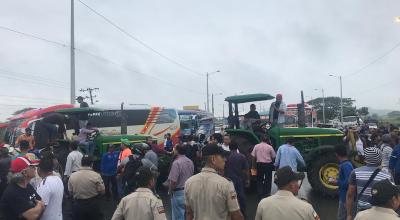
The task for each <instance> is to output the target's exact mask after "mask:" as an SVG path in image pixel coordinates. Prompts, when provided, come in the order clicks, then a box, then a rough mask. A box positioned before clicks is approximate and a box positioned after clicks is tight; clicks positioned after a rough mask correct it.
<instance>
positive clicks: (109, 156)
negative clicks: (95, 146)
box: [100, 144, 119, 200]
mask: <svg viewBox="0 0 400 220" xmlns="http://www.w3.org/2000/svg"><path fill="white" fill-rule="evenodd" d="M118 156H119V152H118V151H115V146H114V145H113V144H110V145H109V146H108V152H107V153H104V154H103V157H102V158H101V164H100V171H101V177H102V178H103V181H104V185H105V188H106V197H107V198H108V199H109V198H111V193H110V185H111V192H112V196H113V198H114V200H118V197H119V196H118V188H117V166H118Z"/></svg>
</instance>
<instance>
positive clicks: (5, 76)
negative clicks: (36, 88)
mask: <svg viewBox="0 0 400 220" xmlns="http://www.w3.org/2000/svg"><path fill="white" fill-rule="evenodd" d="M0 77H2V78H7V79H12V80H17V81H24V82H29V83H33V84H38V85H43V86H48V87H55V88H62V89H68V88H67V87H65V86H60V85H52V84H48V83H45V82H40V81H35V80H32V79H24V78H18V77H14V76H9V75H6V74H2V73H0Z"/></svg>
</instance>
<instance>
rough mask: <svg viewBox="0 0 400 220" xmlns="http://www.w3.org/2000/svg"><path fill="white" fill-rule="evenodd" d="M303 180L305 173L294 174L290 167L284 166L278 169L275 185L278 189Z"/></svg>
mask: <svg viewBox="0 0 400 220" xmlns="http://www.w3.org/2000/svg"><path fill="white" fill-rule="evenodd" d="M302 179H304V173H303V172H300V173H297V172H294V171H293V170H292V168H291V167H290V166H284V167H282V168H280V169H278V170H277V171H276V172H275V175H274V183H275V184H276V185H277V186H278V187H283V186H286V185H287V184H289V183H290V182H292V181H297V180H302Z"/></svg>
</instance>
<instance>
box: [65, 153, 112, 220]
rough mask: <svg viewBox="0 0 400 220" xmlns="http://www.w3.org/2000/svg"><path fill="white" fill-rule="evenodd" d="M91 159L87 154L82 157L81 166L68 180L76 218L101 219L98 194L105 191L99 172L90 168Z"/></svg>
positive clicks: (84, 219) (81, 219)
mask: <svg viewBox="0 0 400 220" xmlns="http://www.w3.org/2000/svg"><path fill="white" fill-rule="evenodd" d="M92 165H93V159H92V157H91V156H89V155H85V156H83V158H82V167H81V168H79V170H78V171H77V172H75V173H73V174H71V177H70V178H69V180H68V191H69V192H70V194H71V195H72V196H73V198H74V204H73V210H74V214H75V218H74V219H77V220H98V219H103V212H102V211H101V207H100V205H101V204H100V200H99V198H98V197H99V195H103V194H104V193H105V190H104V183H103V180H102V179H101V176H100V174H98V173H96V172H95V171H93V169H92Z"/></svg>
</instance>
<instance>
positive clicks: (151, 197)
mask: <svg viewBox="0 0 400 220" xmlns="http://www.w3.org/2000/svg"><path fill="white" fill-rule="evenodd" d="M134 178H135V179H136V182H137V186H138V187H139V188H138V189H136V191H135V192H133V193H131V194H129V195H128V196H125V197H124V198H123V199H122V200H121V202H120V203H119V204H118V207H117V209H116V210H115V212H114V215H113V216H112V219H111V220H123V219H140V220H166V219H167V217H166V216H165V210H164V205H163V203H162V201H161V199H160V197H158V196H157V195H155V194H154V193H153V191H152V190H151V189H153V188H154V187H155V185H156V180H155V174H154V173H153V172H152V171H151V170H150V169H149V168H148V167H140V168H139V169H138V170H137V172H136V175H135V177H134Z"/></svg>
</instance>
